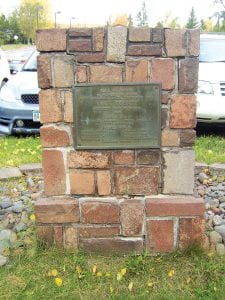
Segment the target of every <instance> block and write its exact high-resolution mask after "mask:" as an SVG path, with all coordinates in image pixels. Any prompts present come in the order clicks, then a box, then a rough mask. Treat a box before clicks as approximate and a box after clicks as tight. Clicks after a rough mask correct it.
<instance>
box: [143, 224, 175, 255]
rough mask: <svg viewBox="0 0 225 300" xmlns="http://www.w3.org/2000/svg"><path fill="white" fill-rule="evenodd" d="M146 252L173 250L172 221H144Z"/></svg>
mask: <svg viewBox="0 0 225 300" xmlns="http://www.w3.org/2000/svg"><path fill="white" fill-rule="evenodd" d="M146 250H147V251H149V252H150V253H151V252H155V253H158V252H172V251H173V250H174V224H173V220H147V221H146Z"/></svg>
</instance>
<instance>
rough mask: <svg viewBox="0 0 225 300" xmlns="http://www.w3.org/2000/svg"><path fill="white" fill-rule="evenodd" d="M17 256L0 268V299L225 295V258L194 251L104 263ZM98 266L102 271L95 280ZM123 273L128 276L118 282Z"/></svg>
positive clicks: (66, 254)
mask: <svg viewBox="0 0 225 300" xmlns="http://www.w3.org/2000/svg"><path fill="white" fill-rule="evenodd" d="M14 252H15V253H14V254H12V257H11V261H10V263H9V264H8V265H7V266H5V267H2V268H0V291H1V296H0V299H32V300H33V299H82V300H83V299H121V300H122V299H164V300H166V299H168V300H172V299H202V300H203V299H204V300H207V299H210V300H211V299H224V295H225V257H224V256H223V257H218V256H208V255H206V254H202V253H200V252H197V253H195V252H194V251H193V252H192V253H178V252H177V253H174V254H171V255H166V256H156V257H150V256H146V255H143V256H133V257H127V258H125V257H116V256H110V257H103V256H90V255H84V254H76V253H74V252H70V251H66V250H62V249H55V248H50V249H48V250H45V249H38V250H37V251H34V249H31V250H26V251H24V252H23V251H22V252H21V253H20V251H18V250H15V251H14ZM94 266H96V267H97V271H96V273H95V274H94V275H93V267H94ZM123 268H126V274H125V275H124V276H122V279H121V280H118V278H117V276H118V275H117V274H118V273H120V272H121V269H123ZM53 269H56V270H57V271H58V275H57V277H58V278H61V279H62V286H60V287H59V286H57V285H56V284H55V281H54V280H55V278H54V277H53V276H52V275H50V276H49V274H48V273H49V272H50V273H51V271H52V270H53ZM171 270H173V272H171ZM106 273H107V276H106ZM169 273H170V274H172V276H168V274H169ZM132 283H133V287H132V289H131V291H129V289H128V286H129V284H130V287H131V285H132Z"/></svg>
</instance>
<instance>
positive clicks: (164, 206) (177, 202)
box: [146, 195, 204, 217]
mask: <svg viewBox="0 0 225 300" xmlns="http://www.w3.org/2000/svg"><path fill="white" fill-rule="evenodd" d="M203 214H204V201H203V199H201V198H194V197H184V196H163V195H159V196H157V197H148V198H146V216H147V217H168V216H176V217H181V216H182V217H188V216H189V217H190V216H203Z"/></svg>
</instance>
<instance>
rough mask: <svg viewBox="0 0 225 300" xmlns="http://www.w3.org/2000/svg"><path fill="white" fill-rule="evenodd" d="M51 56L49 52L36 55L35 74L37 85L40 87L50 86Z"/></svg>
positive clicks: (46, 87)
mask: <svg viewBox="0 0 225 300" xmlns="http://www.w3.org/2000/svg"><path fill="white" fill-rule="evenodd" d="M51 58H52V56H51V55H49V54H44V55H43V54H42V55H38V57H37V70H38V71H37V75H38V86H39V88H42V89H48V88H50V87H52V69H51Z"/></svg>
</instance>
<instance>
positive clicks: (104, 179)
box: [97, 170, 112, 196]
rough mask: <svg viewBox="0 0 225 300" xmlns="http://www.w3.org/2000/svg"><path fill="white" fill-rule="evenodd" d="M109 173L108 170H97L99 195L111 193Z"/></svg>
mask: <svg viewBox="0 0 225 300" xmlns="http://www.w3.org/2000/svg"><path fill="white" fill-rule="evenodd" d="M111 185H112V183H111V174H110V171H104V170H101V171H97V189H98V195H99V196H108V195H110V194H111Z"/></svg>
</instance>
